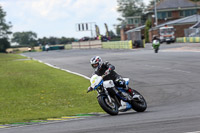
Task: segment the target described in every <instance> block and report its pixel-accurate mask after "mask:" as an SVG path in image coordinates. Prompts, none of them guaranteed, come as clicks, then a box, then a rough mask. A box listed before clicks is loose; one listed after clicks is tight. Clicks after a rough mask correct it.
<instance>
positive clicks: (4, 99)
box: [0, 54, 102, 124]
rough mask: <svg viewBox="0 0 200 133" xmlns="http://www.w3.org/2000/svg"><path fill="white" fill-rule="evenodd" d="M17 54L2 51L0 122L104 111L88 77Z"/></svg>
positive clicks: (0, 60) (0, 57)
mask: <svg viewBox="0 0 200 133" xmlns="http://www.w3.org/2000/svg"><path fill="white" fill-rule="evenodd" d="M23 59H25V57H22V56H20V55H15V54H0V124H9V123H14V122H28V121H30V120H41V119H43V120H45V119H47V118H54V117H55V118H56V117H61V116H67V115H75V114H78V113H90V112H102V109H101V108H100V107H99V105H98V103H97V100H96V93H89V94H87V93H86V91H87V87H88V86H89V81H88V80H87V79H84V78H82V77H79V76H76V75H74V74H70V73H67V72H64V71H62V70H57V69H54V68H51V67H49V66H47V65H44V64H42V63H39V62H37V61H35V60H23Z"/></svg>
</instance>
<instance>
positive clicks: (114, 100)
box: [88, 74, 147, 115]
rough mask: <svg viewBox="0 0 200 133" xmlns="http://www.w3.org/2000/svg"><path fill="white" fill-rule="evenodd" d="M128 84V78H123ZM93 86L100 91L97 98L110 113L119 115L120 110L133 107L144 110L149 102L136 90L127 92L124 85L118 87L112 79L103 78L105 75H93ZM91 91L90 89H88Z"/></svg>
mask: <svg viewBox="0 0 200 133" xmlns="http://www.w3.org/2000/svg"><path fill="white" fill-rule="evenodd" d="M123 79H124V80H125V82H126V85H128V84H129V79H128V78H123ZM90 83H91V87H92V88H93V90H96V91H97V93H98V96H97V99H98V103H99V105H100V106H101V108H102V109H103V110H104V111H105V112H107V113H108V114H110V115H117V114H118V113H119V111H121V112H125V111H128V110H130V109H133V110H135V111H137V112H144V111H145V110H146V108H147V103H146V101H145V99H144V97H143V96H142V95H141V94H140V93H139V92H137V91H136V90H133V89H130V88H129V90H128V92H126V91H125V90H124V89H123V88H122V87H117V89H116V86H115V84H114V82H113V81H112V80H106V81H104V80H103V76H98V75H96V74H95V75H93V76H92V77H91V79H90ZM88 92H90V90H89V91H88Z"/></svg>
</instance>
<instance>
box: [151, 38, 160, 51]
mask: <svg viewBox="0 0 200 133" xmlns="http://www.w3.org/2000/svg"><path fill="white" fill-rule="evenodd" d="M152 47H153V49H154V51H155V53H158V50H159V47H160V41H158V40H153V43H152Z"/></svg>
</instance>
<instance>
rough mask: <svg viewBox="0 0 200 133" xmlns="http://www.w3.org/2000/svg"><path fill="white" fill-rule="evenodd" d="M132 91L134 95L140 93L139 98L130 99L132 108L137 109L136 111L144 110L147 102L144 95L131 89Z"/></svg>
mask: <svg viewBox="0 0 200 133" xmlns="http://www.w3.org/2000/svg"><path fill="white" fill-rule="evenodd" d="M133 93H134V94H135V95H140V96H141V98H140V99H141V100H137V99H133V100H132V101H131V105H132V109H133V110H135V111H137V112H144V111H145V110H146V109H147V103H146V100H145V99H144V97H143V96H142V95H141V94H140V93H139V92H138V91H136V90H133Z"/></svg>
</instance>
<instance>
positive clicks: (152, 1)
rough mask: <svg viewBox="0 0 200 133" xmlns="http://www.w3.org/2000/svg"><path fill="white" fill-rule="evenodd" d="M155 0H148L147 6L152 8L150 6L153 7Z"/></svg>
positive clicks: (158, 0) (157, 0)
mask: <svg viewBox="0 0 200 133" xmlns="http://www.w3.org/2000/svg"><path fill="white" fill-rule="evenodd" d="M160 1H161V0H156V2H157V3H158V2H160ZM154 2H155V0H151V1H150V3H149V5H148V8H152V7H154V5H155V3H154Z"/></svg>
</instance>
